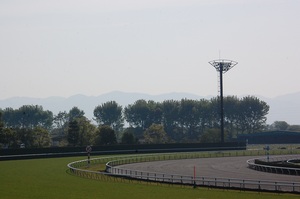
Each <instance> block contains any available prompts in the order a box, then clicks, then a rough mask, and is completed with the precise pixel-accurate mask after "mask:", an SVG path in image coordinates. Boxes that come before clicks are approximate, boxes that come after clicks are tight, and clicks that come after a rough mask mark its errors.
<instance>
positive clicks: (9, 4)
mask: <svg viewBox="0 0 300 199" xmlns="http://www.w3.org/2000/svg"><path fill="white" fill-rule="evenodd" d="M299 10H300V1H299V0H263V1H261V0H248V1H247V0H244V1H243V0H227V1H225V0H219V1H217V0H215V1H214V0H90V1H88V0H26V1H24V0H1V1H0V69H1V76H0V99H6V98H9V97H14V96H27V97H41V98H44V97H49V96H63V97H69V96H71V95H74V94H85V95H93V96H97V95H100V94H103V93H106V92H110V91H115V90H119V91H125V92H143V93H148V94H161V93H168V92H189V93H194V94H198V95H201V96H206V95H217V91H218V81H217V80H218V77H217V72H216V71H215V69H214V68H213V67H212V66H211V65H209V64H208V62H209V61H211V60H214V59H219V55H221V56H220V57H221V58H224V59H232V60H235V61H237V62H238V65H236V66H235V67H234V68H232V69H231V70H230V71H229V72H227V73H226V74H225V75H224V95H244V94H249V95H263V96H266V97H275V96H278V95H282V94H287V93H293V92H299V91H300V83H299V79H300V78H299V74H300V64H299V63H300V54H299V53H300V12H299Z"/></svg>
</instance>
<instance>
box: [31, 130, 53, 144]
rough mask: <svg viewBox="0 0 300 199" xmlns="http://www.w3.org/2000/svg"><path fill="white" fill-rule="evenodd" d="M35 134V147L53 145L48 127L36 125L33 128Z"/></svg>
mask: <svg viewBox="0 0 300 199" xmlns="http://www.w3.org/2000/svg"><path fill="white" fill-rule="evenodd" d="M33 134H34V137H35V139H34V144H33V147H37V148H45V147H49V146H50V145H51V138H50V134H49V132H48V131H47V130H46V129H44V128H42V127H36V128H35V129H34V130H33Z"/></svg>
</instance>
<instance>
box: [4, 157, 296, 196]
mask: <svg viewBox="0 0 300 199" xmlns="http://www.w3.org/2000/svg"><path fill="white" fill-rule="evenodd" d="M80 159H84V157H69V158H49V159H34V160H14V161H0V198H1V199H18V198H22V199H26V198H28V199H29V198H30V199H35V198H38V199H41V198H43V199H47V198H49V199H60V198H62V199H68V198H89V199H92V198H102V199H103V198H106V199H123V198H124V199H126V198H128V199H147V198H149V199H151V198H153V199H158V198H164V199H168V198H170V199H177V198H180V199H181V198H192V199H212V198H216V199H222V198H230V199H234V198H243V199H248V198H249V199H250V198H251V199H252V198H256V199H268V198H270V199H271V198H272V199H273V198H278V199H285V198H287V199H288V198H295V199H296V198H297V199H298V198H299V195H294V194H283V193H280V194H278V193H264V192H261V193H259V192H248V191H233V190H222V189H208V188H201V187H197V188H195V189H194V188H193V187H189V186H179V185H168V184H155V183H146V182H137V181H132V182H130V181H122V180H120V179H117V178H109V179H107V180H105V179H102V180H91V179H86V178H81V177H78V176H74V175H71V174H70V173H69V172H68V168H67V166H66V165H67V164H68V163H70V162H73V161H76V160H80Z"/></svg>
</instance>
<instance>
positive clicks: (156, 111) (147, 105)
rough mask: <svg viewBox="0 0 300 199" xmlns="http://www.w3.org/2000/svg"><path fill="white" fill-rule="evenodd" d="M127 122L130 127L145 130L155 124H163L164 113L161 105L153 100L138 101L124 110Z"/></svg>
mask: <svg viewBox="0 0 300 199" xmlns="http://www.w3.org/2000/svg"><path fill="white" fill-rule="evenodd" d="M124 115H125V119H126V121H127V122H128V123H129V125H130V126H133V127H139V128H142V129H143V130H145V129H146V128H148V127H149V126H150V125H151V124H153V123H161V120H162V111H161V108H160V106H159V103H156V102H154V101H152V100H149V101H148V102H147V101H146V100H137V101H136V102H135V103H134V104H132V105H128V106H127V107H125V109H124Z"/></svg>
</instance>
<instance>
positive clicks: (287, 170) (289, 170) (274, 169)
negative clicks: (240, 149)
mask: <svg viewBox="0 0 300 199" xmlns="http://www.w3.org/2000/svg"><path fill="white" fill-rule="evenodd" d="M299 159H300V156H299V155H298V156H295V155H293V156H275V157H271V158H265V157H264V158H255V159H250V160H248V161H247V163H248V166H249V168H251V169H254V170H257V171H263V172H269V173H276V174H289V175H300V168H299V167H298V168H297V167H293V166H292V164H290V165H291V166H290V167H281V166H270V165H264V164H256V163H255V160H261V161H264V162H289V161H290V160H299Z"/></svg>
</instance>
